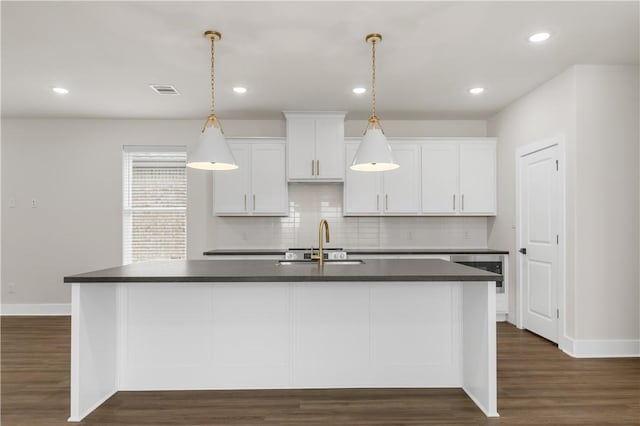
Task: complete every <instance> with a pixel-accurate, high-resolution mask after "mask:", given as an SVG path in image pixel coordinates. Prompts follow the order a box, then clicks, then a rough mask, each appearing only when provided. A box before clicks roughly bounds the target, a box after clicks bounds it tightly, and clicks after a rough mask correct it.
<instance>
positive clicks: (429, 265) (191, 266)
mask: <svg viewBox="0 0 640 426" xmlns="http://www.w3.org/2000/svg"><path fill="white" fill-rule="evenodd" d="M284 281H289V282H304V281H484V282H486V281H502V275H498V274H494V273H492V272H486V271H482V270H480V269H476V268H470V267H468V266H464V265H459V264H456V263H451V262H447V261H445V260H440V259H375V260H365V261H364V263H363V264H361V265H339V264H325V266H324V267H323V268H320V267H318V265H317V264H316V263H315V262H314V263H311V262H310V263H307V264H296V265H278V262H277V261H275V260H176V261H158V262H143V263H135V264H131V265H124V266H118V267H114V268H109V269H102V270H100V271H93V272H87V273H84V274H78V275H72V276H68V277H64V282H65V283H122V282H139V283H141V282H148V283H154V282H155V283H158V282H178V283H189V282H191V283H193V282H284Z"/></svg>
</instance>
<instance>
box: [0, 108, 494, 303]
mask: <svg viewBox="0 0 640 426" xmlns="http://www.w3.org/2000/svg"><path fill="white" fill-rule="evenodd" d="M361 124H362V125H361ZM385 124H386V128H387V133H389V134H391V135H393V136H485V133H486V126H485V122H484V121H460V122H456V121H436V122H417V123H407V122H403V123H400V124H396V123H394V122H391V121H389V122H386V123H385ZM201 125H202V121H201V120H175V121H168V120H157V121H154V120H66V119H65V120H63V119H51V120H44V119H24V120H21V119H6V120H3V121H2V147H1V148H2V155H1V159H2V248H1V253H2V266H3V268H2V293H1V297H2V303H3V304H38V303H68V302H69V301H70V292H69V288H68V286H67V285H65V284H64V283H63V282H62V278H63V276H65V275H70V274H75V273H79V272H84V271H89V270H94V269H100V268H106V267H110V266H114V265H118V264H120V263H121V259H122V145H181V144H184V145H189V144H192V143H195V141H196V140H197V138H198V133H199V131H200V127H201ZM224 126H225V132H226V134H227V135H229V136H273V137H278V136H284V129H285V126H284V121H282V120H272V121H262V120H257V121H232V120H225V121H224ZM347 127H348V128H349V129H353V130H349V131H347V135H348V136H358V135H359V134H360V132H361V129H362V128H364V123H363V122H356V123H355V124H352V123H351V122H347ZM392 129H393V130H392ZM401 129H405V132H403V133H402V134H397V135H396V134H394V133H393V132H394V131H396V130H398V131H399V130H401ZM406 129H410V130H411V131H409V130H406ZM356 130H357V131H356ZM414 132H415V133H414ZM188 182H189V187H188V190H189V196H188V255H189V257H199V256H200V254H201V253H202V251H204V250H206V249H209V248H214V247H225V246H227V245H226V244H225V245H221V244H220V241H221V240H219V239H217V238H216V232H218V231H220V230H221V229H222V230H228V228H225V224H224V221H222V220H220V219H218V218H214V217H213V216H212V213H211V212H212V210H211V205H212V190H211V177H210V174H209V173H203V172H201V171H198V170H191V169H189V171H188ZM307 186H308V185H307ZM325 186H326V185H321V186H319V187H313V188H316V189H313V191H316V196H315V197H312V196H306V195H301V196H300V197H306V198H305V199H304V200H302V198H301V200H302V201H301V202H302V203H303V205H306V206H309V205H311V204H309V203H312V202H315V201H313V200H314V199H316V200H317V199H318V197H317V195H318V194H322V193H323V192H326V188H325V190H323V189H322V188H321V187H325ZM292 192H293V194H294V197H296V194H297V193H298V194H299V193H300V192H301V191H300V190H296V189H294V191H292ZM305 194H306V193H305ZM300 197H299V198H300ZM329 197H332V198H333V199H336V192H335V191H334V190H333V189H329ZM32 198H35V199H36V200H37V202H38V207H37V208H35V209H34V208H31V199H32ZM320 198H322V197H320ZM11 199H15V208H11V207H9V205H10V203H9V201H10V200H11ZM305 210H306V211H309V209H305ZM241 220H244V219H241ZM423 220H424V222H420V224H418V227H419V228H420V229H418V231H417V232H416V233H415V234H414V235H415V237H414V240H415V241H418V242H421V241H426V240H421V238H427V237H429V236H437V238H442V236H443V235H447V233H448V234H449V235H453V236H454V237H455V238H458V240H456V241H459V244H465V245H466V244H469V246H471V245H473V246H477V245H483V246H484V245H485V244H486V225H485V223H486V221H485V219H483V218H480V219H467V220H465V219H456V218H451V219H450V220H449V219H442V218H425V219H423ZM375 221H377V222H378V223H383V222H380V221H382V220H381V219H380V220H379V219H376V220H375ZM384 221H387V222H388V224H387V225H388V226H387V225H385V224H384V223H383V224H382V225H377V226H381V227H383V228H384V229H382V232H384V230H385V229H396V228H394V226H396V225H394V224H395V223H397V222H398V220H397V219H389V220H387V219H384ZM244 223H246V222H244ZM403 227H405V228H406V226H405V225H403V224H401V223H400V224H398V229H401V228H403ZM338 228H339V226H337V227H336V230H337V229H338ZM461 229H465V230H467V231H468V233H469V238H468V239H464V236H463V235H464V234H463V233H461V232H460V231H459V230H461ZM345 232H346V231H345ZM408 232H409V231H405V232H404V233H403V235H404V237H402V238H407V239H408V238H409V237H408ZM312 234H313V232H312ZM227 235H228V236H229V237H234V236H235V238H236V239H235V240H232V239H229V238H227V239H228V240H229V241H228V243H229V245H228V246H229V247H238V246H241V245H242V244H244V242H243V240H242V234H241V233H240V234H237V233H230V234H227ZM299 235H300V238H306V237H305V236H303V233H300V234H299ZM363 235H364V234H363ZM461 235H462V237H461ZM356 238H357V235H356ZM389 238H392V237H389ZM365 240H366V238H365ZM300 241H302V240H300ZM336 241H338V240H337V237H336ZM356 241H358V240H357V239H356ZM384 241H385V242H389V243H392V242H393V241H395V243H396V244H398V245H407V243H406V242H405V241H402V239H400V240H391V239H389V240H384ZM408 241H411V240H408ZM251 243H252V244H253V243H254V242H253V241H251ZM455 244H458V243H455ZM250 247H251V245H250ZM9 283H14V284H15V288H16V292H15V293H13V294H10V293H9V291H8V290H9V287H8V284H9Z"/></svg>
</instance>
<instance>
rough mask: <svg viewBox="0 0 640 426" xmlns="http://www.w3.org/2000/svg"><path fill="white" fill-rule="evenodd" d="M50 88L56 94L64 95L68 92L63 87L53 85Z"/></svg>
mask: <svg viewBox="0 0 640 426" xmlns="http://www.w3.org/2000/svg"><path fill="white" fill-rule="evenodd" d="M51 90H53V93H57V94H58V95H66V94H67V93H69V90H67V89H65V88H64V87H54V88H53V89H51Z"/></svg>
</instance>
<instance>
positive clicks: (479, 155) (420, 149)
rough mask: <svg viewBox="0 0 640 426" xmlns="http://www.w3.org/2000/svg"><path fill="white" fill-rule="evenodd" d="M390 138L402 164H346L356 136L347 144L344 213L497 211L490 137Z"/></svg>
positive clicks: (464, 213)
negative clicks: (374, 168) (362, 167)
mask: <svg viewBox="0 0 640 426" xmlns="http://www.w3.org/2000/svg"><path fill="white" fill-rule="evenodd" d="M390 143H391V149H392V150H393V153H394V156H395V157H396V160H397V161H398V163H399V164H400V168H398V169H396V170H391V171H388V172H377V173H376V172H354V171H352V170H350V169H349V165H350V164H351V160H352V159H353V157H354V155H355V153H356V150H357V149H358V142H357V141H356V140H351V141H349V142H348V143H347V144H346V149H345V153H346V157H345V169H346V178H345V184H344V214H345V215H346V216H387V215H388V216H393V215H395V216H413V215H423V216H494V215H495V214H496V141H495V140H494V139H489V138H479V139H451V140H445V139H434V138H424V139H415V140H401V139H396V140H393V139H392V140H390Z"/></svg>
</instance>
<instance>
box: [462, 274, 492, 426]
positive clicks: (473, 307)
mask: <svg viewBox="0 0 640 426" xmlns="http://www.w3.org/2000/svg"><path fill="white" fill-rule="evenodd" d="M462 312H463V314H462V327H463V328H462V335H463V338H462V340H463V342H462V344H463V389H464V391H465V392H466V393H467V395H469V397H470V398H471V399H472V400H473V401H474V402H475V403H476V405H477V406H478V407H479V408H480V409H481V410H482V411H483V412H484V413H485V415H487V416H488V417H497V416H498V411H497V410H498V405H497V368H496V367H497V366H496V290H495V283H494V282H487V283H477V282H465V283H463V290H462Z"/></svg>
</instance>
